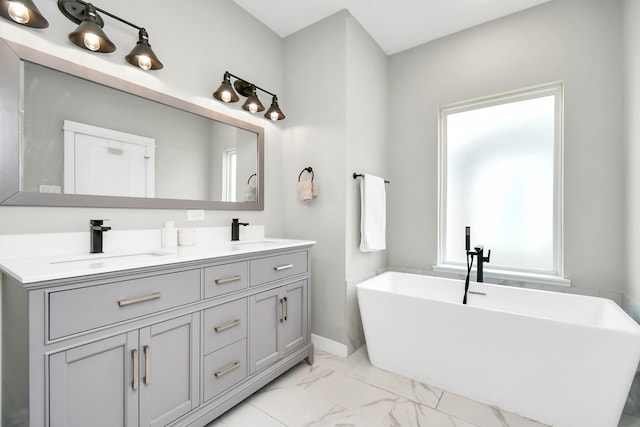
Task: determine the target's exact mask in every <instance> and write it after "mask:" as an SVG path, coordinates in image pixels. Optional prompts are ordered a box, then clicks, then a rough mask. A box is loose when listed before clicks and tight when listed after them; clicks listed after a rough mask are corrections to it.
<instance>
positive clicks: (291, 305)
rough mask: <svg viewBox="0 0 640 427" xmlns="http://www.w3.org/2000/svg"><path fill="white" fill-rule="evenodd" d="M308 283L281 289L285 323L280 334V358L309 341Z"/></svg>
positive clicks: (299, 283) (292, 284) (290, 285)
mask: <svg viewBox="0 0 640 427" xmlns="http://www.w3.org/2000/svg"><path fill="white" fill-rule="evenodd" d="M307 289H308V286H307V281H306V280H301V281H299V282H295V283H291V284H289V285H286V286H284V287H282V288H281V291H280V295H281V298H282V299H284V306H283V310H284V314H283V321H282V322H280V331H279V333H278V350H279V352H280V357H283V356H285V355H286V354H288V353H289V352H291V351H292V350H295V349H296V348H298V347H300V346H301V345H302V344H304V343H305V342H306V341H307V336H308V329H307V327H308V325H307Z"/></svg>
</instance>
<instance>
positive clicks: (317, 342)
mask: <svg viewBox="0 0 640 427" xmlns="http://www.w3.org/2000/svg"><path fill="white" fill-rule="evenodd" d="M311 342H312V343H313V346H314V347H315V349H316V350H320V351H325V352H327V353H331V354H334V355H336V356H338V357H347V356H349V350H348V348H347V345H346V344H342V343H340V342H337V341H334V340H330V339H329V338H325V337H321V336H320V335H315V334H311Z"/></svg>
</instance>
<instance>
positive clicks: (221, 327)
mask: <svg viewBox="0 0 640 427" xmlns="http://www.w3.org/2000/svg"><path fill="white" fill-rule="evenodd" d="M239 324H240V319H236V320H234V321H233V322H231V323H227V324H226V325H222V326H216V327H215V328H213V329H214V330H215V331H216V332H222V331H226V330H227V329H229V328H233V327H234V326H238V325H239Z"/></svg>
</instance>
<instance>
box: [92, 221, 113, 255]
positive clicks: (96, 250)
mask: <svg viewBox="0 0 640 427" xmlns="http://www.w3.org/2000/svg"><path fill="white" fill-rule="evenodd" d="M105 221H109V220H108V219H92V220H89V225H90V226H89V231H90V232H91V247H90V249H89V252H90V253H92V254H101V253H102V233H103V232H105V231H109V230H111V227H107V226H104V225H102V224H104V222H105Z"/></svg>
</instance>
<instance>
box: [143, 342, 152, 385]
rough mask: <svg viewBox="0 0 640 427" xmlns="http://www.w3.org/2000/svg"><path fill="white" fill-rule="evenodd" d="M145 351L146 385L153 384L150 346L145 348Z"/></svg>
mask: <svg viewBox="0 0 640 427" xmlns="http://www.w3.org/2000/svg"><path fill="white" fill-rule="evenodd" d="M143 349H144V379H143V381H144V383H145V385H149V384H151V348H150V347H149V346H148V345H145V346H144V347H143Z"/></svg>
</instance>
